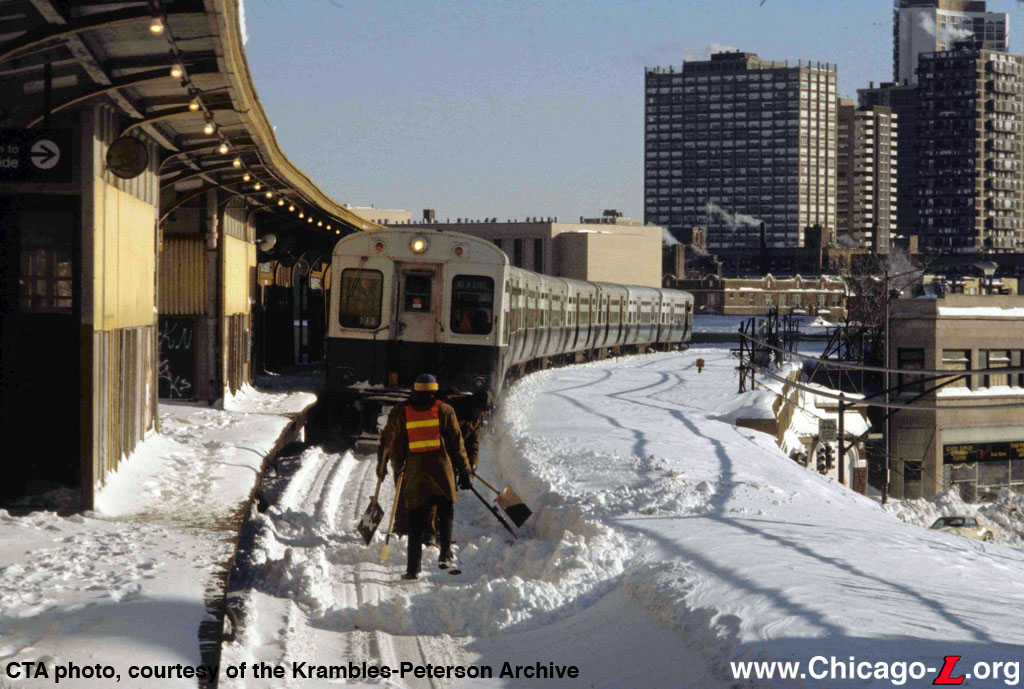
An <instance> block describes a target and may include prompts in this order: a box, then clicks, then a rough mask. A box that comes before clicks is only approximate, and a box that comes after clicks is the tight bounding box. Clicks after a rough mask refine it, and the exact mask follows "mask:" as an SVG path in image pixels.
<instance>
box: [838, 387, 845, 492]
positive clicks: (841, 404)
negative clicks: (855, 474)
mask: <svg viewBox="0 0 1024 689" xmlns="http://www.w3.org/2000/svg"><path fill="white" fill-rule="evenodd" d="M845 420H846V400H844V399H843V393H842V392H841V391H840V393H839V438H838V441H839V452H838V455H839V483H841V484H843V485H844V486H845V485H846V443H845V442H844V441H845V439H846V423H845Z"/></svg>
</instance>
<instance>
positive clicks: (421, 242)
mask: <svg viewBox="0 0 1024 689" xmlns="http://www.w3.org/2000/svg"><path fill="white" fill-rule="evenodd" d="M409 248H410V249H412V252H413V253H414V254H422V253H423V252H424V251H426V250H427V240H426V239H424V238H423V237H416V238H415V239H413V240H412V241H411V242H409Z"/></svg>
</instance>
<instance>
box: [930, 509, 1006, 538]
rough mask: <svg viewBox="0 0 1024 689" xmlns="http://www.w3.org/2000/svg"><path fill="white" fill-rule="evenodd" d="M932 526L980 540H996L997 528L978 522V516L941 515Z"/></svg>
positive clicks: (939, 529)
mask: <svg viewBox="0 0 1024 689" xmlns="http://www.w3.org/2000/svg"><path fill="white" fill-rule="evenodd" d="M931 528H933V529H935V530H937V531H946V532H949V533H955V534H959V535H960V536H966V537H967V538H974V539H977V540H979V541H994V540H995V538H996V533H995V528H994V527H992V526H989V525H987V524H982V523H980V522H978V519H977V517H968V516H960V515H957V516H949V517H939V518H938V519H936V520H935V523H934V524H932V526H931Z"/></svg>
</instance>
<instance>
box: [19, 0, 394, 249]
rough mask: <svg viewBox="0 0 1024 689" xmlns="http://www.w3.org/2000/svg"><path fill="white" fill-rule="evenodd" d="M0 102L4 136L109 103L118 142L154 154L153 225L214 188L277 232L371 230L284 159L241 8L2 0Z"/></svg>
mask: <svg viewBox="0 0 1024 689" xmlns="http://www.w3.org/2000/svg"><path fill="white" fill-rule="evenodd" d="M282 49H283V48H282ZM0 93H3V94H4V95H3V97H2V99H0V127H2V128H4V129H6V130H11V129H14V130H17V129H33V128H45V127H46V126H47V124H48V123H49V122H50V121H51V120H52V118H55V117H59V116H61V114H62V113H65V112H71V111H73V110H74V109H75V108H76V107H84V106H87V105H91V104H94V103H96V102H98V101H101V100H107V101H108V102H111V103H113V104H114V105H116V107H117V108H118V109H119V110H120V111H121V112H122V113H123V115H124V119H123V122H125V124H124V125H123V126H122V128H121V131H119V132H116V134H117V135H120V136H125V135H127V136H130V135H132V133H133V132H145V133H146V134H147V135H148V137H149V138H151V139H153V140H155V141H156V142H157V143H158V144H159V145H160V147H161V151H162V160H161V167H160V184H161V202H160V216H161V219H163V218H164V217H167V216H168V215H169V214H170V213H172V212H173V211H174V210H175V209H176V208H178V207H179V206H181V205H182V204H184V203H187V202H188V201H189V200H191V199H192V198H195V197H197V196H200V195H201V194H203V193H205V192H206V191H208V190H210V189H222V190H224V191H225V192H227V193H228V194H237V195H245V196H246V197H247V198H249V199H250V200H251V201H253V202H254V203H259V204H261V205H262V206H263V207H264V208H265V209H266V211H267V212H269V213H272V214H273V215H274V216H276V217H275V220H278V221H279V222H274V223H273V224H274V225H275V226H277V227H278V228H284V229H287V228H289V227H291V228H294V229H295V230H296V231H298V230H299V228H300V227H301V231H302V232H303V233H304V234H308V233H320V232H322V233H324V235H325V239H327V237H326V235H327V233H330V234H332V235H333V234H335V233H337V232H338V230H341V231H342V232H348V231H352V230H368V229H375V228H377V227H379V226H378V225H376V224H375V223H373V222H370V221H368V220H365V219H363V218H361V217H360V216H358V215H357V214H355V213H354V212H353V211H351V210H349V208H348V207H346V206H345V205H344V204H341V203H339V202H337V201H335V200H334V199H332V198H330V197H329V196H328V195H327V194H326V193H324V191H323V190H322V189H320V187H318V186H317V185H316V184H315V183H314V182H313V181H312V180H311V179H310V178H309V177H308V176H307V175H306V174H304V173H303V172H302V171H301V170H300V169H299V168H298V167H296V165H295V164H294V163H292V161H291V160H289V159H288V157H287V156H286V155H285V153H284V152H283V151H282V150H281V147H280V146H279V145H278V143H277V140H276V138H275V137H274V130H273V127H272V126H271V124H270V121H269V120H268V118H267V115H266V113H265V112H264V110H263V106H262V105H261V104H260V101H259V98H258V96H257V95H256V89H255V87H254V85H253V81H252V75H251V74H250V72H249V66H248V64H247V62H246V59H245V51H244V47H243V43H242V33H241V26H240V22H239V2H238V0H135V1H129V2H114V1H110V0H0ZM129 143H130V142H129ZM257 185H259V186H258V187H257ZM268 192H269V194H268ZM290 208H291V209H293V210H289V209H290ZM299 213H302V214H303V217H302V218H301V220H300V219H299ZM310 219H312V222H309V221H310ZM328 226H330V228H331V229H330V230H328V229H327V228H328Z"/></svg>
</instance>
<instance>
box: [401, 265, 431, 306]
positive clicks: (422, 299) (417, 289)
mask: <svg viewBox="0 0 1024 689" xmlns="http://www.w3.org/2000/svg"><path fill="white" fill-rule="evenodd" d="M433 284H434V274H433V273H406V275H405V302H404V307H403V308H404V309H405V310H406V311H412V312H414V313H428V312H429V311H430V296H431V295H430V293H431V288H432V286H433Z"/></svg>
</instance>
